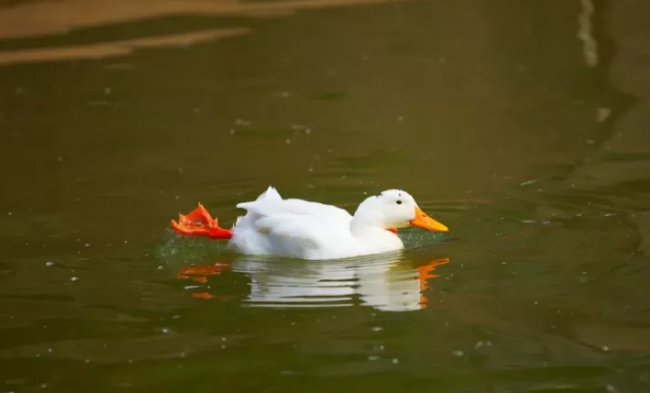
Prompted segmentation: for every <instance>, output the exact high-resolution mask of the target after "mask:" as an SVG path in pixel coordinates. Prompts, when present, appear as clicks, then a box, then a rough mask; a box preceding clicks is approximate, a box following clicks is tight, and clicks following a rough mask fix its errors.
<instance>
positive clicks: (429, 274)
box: [176, 254, 449, 311]
mask: <svg viewBox="0 0 650 393" xmlns="http://www.w3.org/2000/svg"><path fill="white" fill-rule="evenodd" d="M446 263H449V259H448V258H438V259H434V260H431V261H429V262H427V263H425V264H421V265H418V266H414V264H413V263H412V261H410V260H404V259H402V258H401V257H400V255H399V254H391V255H387V256H382V257H379V258H374V259H367V258H366V259H358V258H356V259H349V260H343V261H332V262H303V261H281V260H268V259H263V258H251V257H243V258H238V259H235V260H233V261H232V263H228V262H224V260H220V261H219V262H217V263H215V264H208V265H199V266H190V267H183V268H181V269H179V270H178V272H177V274H176V278H178V279H186V280H192V281H194V282H197V283H199V284H206V287H207V283H208V277H210V276H217V275H221V274H222V273H223V272H224V271H226V270H232V271H234V272H239V273H244V274H246V275H247V276H248V277H249V278H250V280H251V282H250V288H251V289H250V293H249V294H248V296H247V302H248V305H249V306H252V307H310V308H311V307H341V306H350V305H352V304H354V301H355V298H356V297H357V296H358V299H359V300H360V302H361V304H363V305H368V306H371V307H373V308H375V309H378V310H382V311H411V310H420V309H423V308H425V307H426V303H427V302H428V299H427V298H426V297H425V295H424V291H425V290H426V289H427V287H428V281H429V280H430V279H432V278H435V277H439V275H437V274H435V273H434V271H435V269H436V267H438V266H440V265H444V264H446ZM191 288H192V289H195V287H191ZM201 288H203V287H201ZM201 291H202V292H198V293H194V294H193V295H192V296H193V297H196V298H201V299H210V298H212V297H213V296H212V295H211V294H210V293H208V292H205V291H203V289H201Z"/></svg>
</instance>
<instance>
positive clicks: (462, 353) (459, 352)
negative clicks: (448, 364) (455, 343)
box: [451, 349, 465, 358]
mask: <svg viewBox="0 0 650 393" xmlns="http://www.w3.org/2000/svg"><path fill="white" fill-rule="evenodd" d="M451 354H452V355H454V356H456V357H457V358H460V357H463V356H464V355H465V353H464V352H463V351H461V350H458V349H455V350H453V351H451Z"/></svg>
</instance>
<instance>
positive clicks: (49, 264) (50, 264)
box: [45, 261, 54, 267]
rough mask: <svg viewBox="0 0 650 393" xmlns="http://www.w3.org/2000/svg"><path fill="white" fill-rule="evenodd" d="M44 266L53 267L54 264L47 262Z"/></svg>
mask: <svg viewBox="0 0 650 393" xmlns="http://www.w3.org/2000/svg"><path fill="white" fill-rule="evenodd" d="M45 266H47V267H50V266H54V262H52V261H47V262H45Z"/></svg>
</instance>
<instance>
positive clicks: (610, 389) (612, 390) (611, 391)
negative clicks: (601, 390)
mask: <svg viewBox="0 0 650 393" xmlns="http://www.w3.org/2000/svg"><path fill="white" fill-rule="evenodd" d="M606 388H607V391H608V392H609V393H617V392H618V389H616V388H615V387H614V386H613V385H607V386H606Z"/></svg>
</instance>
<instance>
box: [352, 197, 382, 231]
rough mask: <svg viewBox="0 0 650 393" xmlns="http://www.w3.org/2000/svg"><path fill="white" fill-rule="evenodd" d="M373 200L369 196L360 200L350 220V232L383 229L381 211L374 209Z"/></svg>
mask: <svg viewBox="0 0 650 393" xmlns="http://www.w3.org/2000/svg"><path fill="white" fill-rule="evenodd" d="M372 204H373V201H372V200H371V199H370V198H369V199H366V200H365V201H364V202H362V203H361V204H360V205H359V207H358V208H357V211H356V212H355V213H354V216H353V217H352V221H351V222H350V231H352V234H359V233H362V232H367V231H368V230H373V229H383V227H384V221H385V220H384V216H383V215H382V214H381V211H380V210H378V209H374V208H373V206H372Z"/></svg>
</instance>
